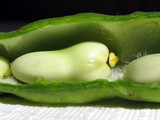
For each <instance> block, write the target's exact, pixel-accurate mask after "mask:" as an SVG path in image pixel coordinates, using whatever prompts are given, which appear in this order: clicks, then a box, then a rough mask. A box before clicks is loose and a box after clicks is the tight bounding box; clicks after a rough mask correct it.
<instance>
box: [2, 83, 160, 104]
mask: <svg viewBox="0 0 160 120" xmlns="http://www.w3.org/2000/svg"><path fill="white" fill-rule="evenodd" d="M0 91H2V92H5V93H10V94H14V95H16V96H19V97H22V98H24V99H27V100H29V101H33V102H40V103H54V104H57V103H58V104H68V103H70V104H83V103H91V102H95V101H100V100H105V99H108V98H115V97H116V98H117V97H119V98H124V99H129V100H134V101H147V102H158V103H159V102H160V97H159V96H160V89H159V87H157V86H155V85H154V84H146V83H135V82H129V81H122V80H117V81H115V82H108V81H106V80H96V81H91V82H85V83H66V84H59V83H38V82H37V83H35V84H24V85H11V84H4V83H0Z"/></svg>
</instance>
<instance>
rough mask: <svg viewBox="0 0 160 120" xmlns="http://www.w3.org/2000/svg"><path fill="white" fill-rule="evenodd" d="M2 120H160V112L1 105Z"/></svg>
mask: <svg viewBox="0 0 160 120" xmlns="http://www.w3.org/2000/svg"><path fill="white" fill-rule="evenodd" d="M0 120H160V110H158V109H125V108H106V107H32V106H22V105H10V104H2V103H0Z"/></svg>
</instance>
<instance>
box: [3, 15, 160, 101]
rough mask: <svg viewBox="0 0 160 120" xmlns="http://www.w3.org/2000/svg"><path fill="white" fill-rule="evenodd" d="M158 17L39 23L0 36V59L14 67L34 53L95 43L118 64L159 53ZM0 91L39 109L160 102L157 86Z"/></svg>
mask: <svg viewBox="0 0 160 120" xmlns="http://www.w3.org/2000/svg"><path fill="white" fill-rule="evenodd" d="M159 24H160V13H157V12H155V13H141V12H137V13H133V14H131V15H126V16H107V15H100V14H94V13H87V14H78V15H75V16H68V17H63V18H54V19H48V20H41V21H38V22H35V23H32V24H30V25H27V26H25V27H23V28H21V29H19V30H17V31H13V32H10V33H4V34H2V35H0V55H2V56H4V57H6V58H8V59H9V60H10V61H13V60H14V59H16V58H17V57H19V56H21V55H23V54H25V53H28V52H33V51H42V50H46V51H48V50H57V49H62V48H65V47H68V46H70V45H73V44H76V43H79V42H84V41H97V42H101V43H104V44H105V45H106V46H107V47H108V48H109V50H110V51H113V52H115V53H116V54H117V55H118V56H119V59H120V64H123V63H125V62H130V61H132V60H134V59H135V58H136V57H137V55H138V54H139V53H140V54H141V55H143V54H146V53H147V54H150V53H158V52H159V51H160V47H159V44H160V25H159ZM0 91H1V92H6V93H11V94H14V95H17V96H20V97H22V98H25V99H28V100H31V101H35V102H44V103H87V102H93V101H97V100H102V99H106V98H111V97H121V98H125V99H130V100H136V101H149V102H160V89H159V84H158V83H157V84H156V85H155V84H154V83H135V82H129V81H123V80H122V81H120V80H117V81H115V82H108V81H106V80H96V81H92V82H86V83H65V84H58V83H48V82H45V81H44V80H43V78H41V79H40V80H38V81H37V82H36V83H35V84H23V85H11V84H5V83H0Z"/></svg>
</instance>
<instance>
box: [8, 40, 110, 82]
mask: <svg viewBox="0 0 160 120" xmlns="http://www.w3.org/2000/svg"><path fill="white" fill-rule="evenodd" d="M108 55H109V51H108V48H107V47H106V46H105V45H104V44H101V43H97V42H84V43H80V44H76V45H74V46H72V47H69V48H66V49H63V50H57V51H42V52H33V53H28V54H25V55H23V56H21V57H19V58H17V59H16V60H15V61H14V62H13V63H12V65H11V69H12V73H13V75H14V77H15V78H17V79H18V80H20V81H22V82H25V83H35V82H36V80H37V79H38V78H39V77H43V78H44V79H45V80H46V81H49V82H59V83H68V82H87V81H93V80H96V79H100V78H101V79H102V78H104V79H107V78H108V77H109V76H110V74H111V71H110V68H109V67H108V65H107V60H108Z"/></svg>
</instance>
